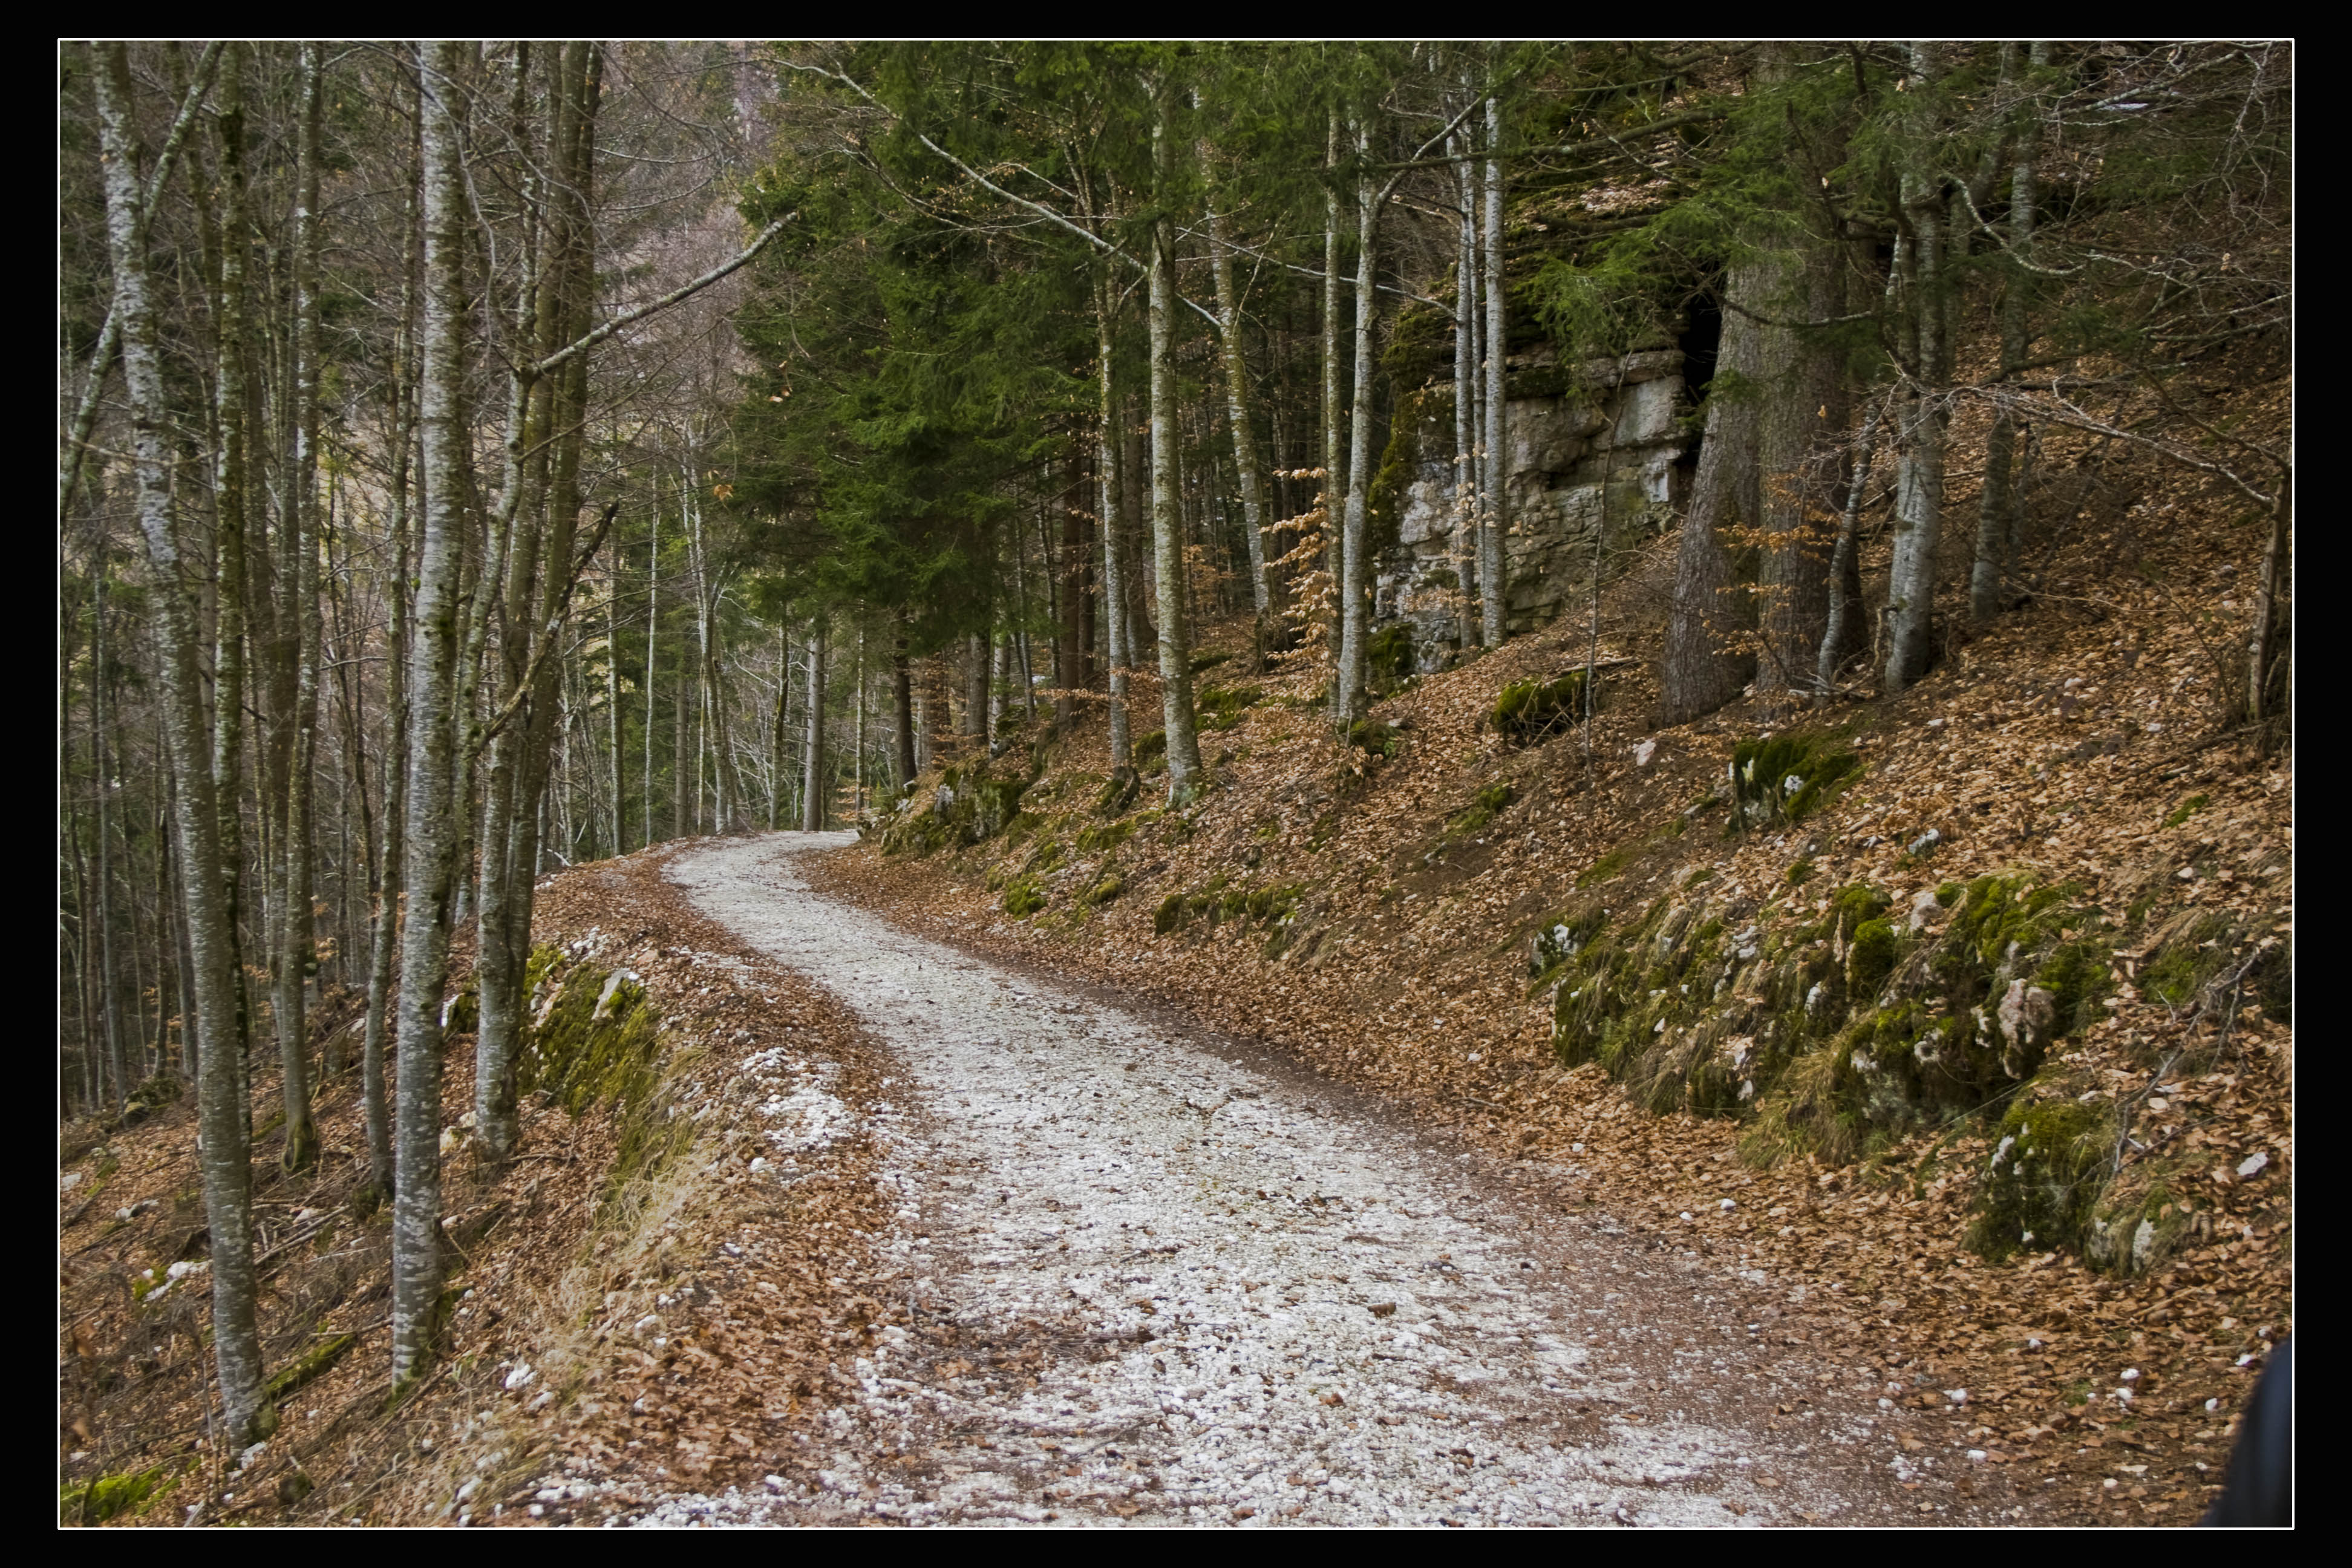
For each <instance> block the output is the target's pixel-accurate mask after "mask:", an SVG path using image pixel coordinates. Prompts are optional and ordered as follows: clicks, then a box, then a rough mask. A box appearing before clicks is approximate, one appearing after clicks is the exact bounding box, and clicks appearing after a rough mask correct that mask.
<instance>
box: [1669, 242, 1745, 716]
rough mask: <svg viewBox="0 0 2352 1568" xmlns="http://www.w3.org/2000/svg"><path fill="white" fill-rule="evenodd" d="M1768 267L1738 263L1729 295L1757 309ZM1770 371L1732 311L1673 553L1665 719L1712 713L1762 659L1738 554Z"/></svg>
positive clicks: (1738, 314) (1737, 314) (1727, 315)
mask: <svg viewBox="0 0 2352 1568" xmlns="http://www.w3.org/2000/svg"><path fill="white" fill-rule="evenodd" d="M1763 276H1764V275H1763V271H1762V269H1761V268H1756V267H1736V268H1732V271H1731V275H1730V276H1729V278H1727V279H1726V280H1725V284H1724V289H1725V293H1726V296H1727V300H1728V301H1729V302H1731V303H1734V304H1738V305H1746V306H1749V307H1750V308H1753V307H1754V306H1756V305H1757V304H1759V303H1760V301H1761V300H1762V299H1763V298H1765V297H1766V295H1767V293H1768V290H1767V289H1764V288H1763V287H1762V283H1763ZM1762 374H1763V344H1762V331H1761V329H1760V328H1759V326H1758V325H1757V322H1756V321H1755V319H1754V318H1753V317H1751V316H1749V315H1748V314H1746V313H1744V312H1743V311H1740V310H1726V311H1725V312H1724V316H1723V341H1722V343H1721V345H1720V347H1719V349H1718V350H1717V358H1716V376H1717V388H1716V391H1715V392H1714V394H1713V395H1710V396H1709V397H1708V399H1707V405H1706V435H1705V437H1702V440H1701V444H1700V447H1699V456H1698V473H1697V475H1696V478H1695V479H1693V481H1692V484H1691V500H1690V510H1689V511H1688V513H1687V514H1686V515H1685V518H1684V520H1683V531H1682V539H1681V541H1680V544H1679V547H1678V548H1677V550H1676V552H1675V587H1674V599H1673V602H1672V604H1671V605H1670V606H1669V607H1668V610H1667V619H1666V643H1665V652H1664V661H1663V665H1662V668H1660V670H1659V672H1658V715H1657V719H1658V722H1659V723H1661V724H1682V723H1686V722H1688V721H1691V720H1693V719H1696V718H1697V717H1698V716H1699V715H1700V714H1702V713H1711V712H1713V711H1715V710H1717V708H1720V707H1722V706H1723V705H1724V704H1725V703H1727V702H1728V701H1730V700H1732V699H1733V698H1735V697H1737V696H1738V695H1739V691H1740V688H1742V687H1743V686H1745V685H1746V684H1747V683H1748V679H1749V678H1750V677H1751V676H1752V675H1753V674H1754V673H1755V669H1756V660H1755V658H1754V656H1753V655H1752V654H1750V653H1748V652H1747V651H1745V650H1744V649H1743V648H1742V647H1740V646H1739V641H1740V639H1741V638H1742V637H1743V634H1745V633H1746V632H1747V631H1748V628H1749V627H1751V626H1753V625H1754V624H1755V622H1754V605H1753V604H1752V603H1751V601H1750V599H1749V596H1748V590H1747V587H1746V584H1745V582H1744V581H1743V578H1744V576H1745V574H1743V573H1741V572H1740V571H1739V569H1738V563H1737V560H1736V557H1737V554H1738V549H1737V546H1736V543H1735V539H1736V536H1737V534H1738V532H1739V531H1743V530H1747V529H1750V528H1753V527H1754V526H1755V525H1756V521H1757V480H1756V437H1757V406H1756V400H1755V398H1754V397H1753V395H1751V394H1752V392H1753V389H1754V387H1755V384H1756V383H1757V382H1758V381H1759V380H1760V379H1761V378H1762Z"/></svg>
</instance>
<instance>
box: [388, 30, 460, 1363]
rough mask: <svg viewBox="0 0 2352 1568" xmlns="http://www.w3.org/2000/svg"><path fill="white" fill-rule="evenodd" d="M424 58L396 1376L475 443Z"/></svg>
mask: <svg viewBox="0 0 2352 1568" xmlns="http://www.w3.org/2000/svg"><path fill="white" fill-rule="evenodd" d="M418 48H419V51H420V53H422V54H423V55H424V56H425V62H424V63H425V70H424V73H423V74H424V84H423V89H422V94H423V105H422V107H423V121H424V136H423V148H424V164H425V201H424V208H425V321H424V331H423V338H424V342H423V351H424V364H423V367H422V375H421V378H420V382H419V386H418V394H417V425H418V428H419V432H420V435H421V437H422V446H423V449H424V475H423V479H424V502H425V505H424V519H425V538H424V544H423V548H422V550H421V551H420V552H419V559H418V563H417V578H416V634H415V669H414V672H413V675H412V690H413V692H414V698H413V704H414V706H413V715H412V719H411V733H410V737H409V748H408V801H407V805H408V827H407V833H406V839H407V842H406V844H405V845H404V849H405V853H406V869H405V872H404V881H405V882H406V884H407V887H408V914H407V921H406V922H405V924H404V928H403V931H402V940H401V964H400V1024H399V1037H398V1045H397V1050H398V1075H397V1076H398V1098H397V1102H396V1110H395V1127H396V1132H395V1137H394V1154H395V1158H396V1160H397V1163H398V1178H397V1181H396V1184H395V1186H394V1197H393V1222H392V1223H393V1229H392V1244H393V1258H392V1373H393V1380H394V1385H395V1387H398V1386H404V1385H406V1384H410V1383H412V1382H413V1381H414V1380H415V1379H416V1378H417V1377H419V1376H421V1375H423V1373H424V1372H425V1367H426V1365H427V1363H429V1361H430V1360H431V1357H432V1354H433V1348H434V1340H435V1337H436V1333H437V1331H438V1330H439V1326H440V1324H439V1320H440V1299H441V1279H442V1258H441V1000H442V987H443V986H444V985H445V984H446V982H447V980H448V963H449V921H450V914H451V908H450V906H451V902H452V900H453V899H454V898H455V896H456V891H457V889H456V883H457V845H458V838H459V824H458V813H459V809H460V807H459V803H458V802H457V800H456V799H454V798H453V795H454V793H455V790H454V786H455V784H456V766H455V763H456V758H455V757H454V756H453V754H452V753H453V752H454V750H455V742H456V738H457V736H456V727H455V710H456V707H457V702H458V700H460V697H461V695H462V694H461V693H460V692H459V691H458V690H457V651H458V650H457V607H458V606H457V569H458V551H459V547H460V541H461V539H462V538H463V535H464V532H465V529H466V517H465V512H464V502H465V499H466V484H465V462H466V458H465V452H464V444H465V443H466V441H467V439H468V428H467V421H466V410H465V379H466V359H467V355H466V331H467V294H466V277H465V254H466V249H467V243H468V239H469V235H468V215H467V202H466V186H465V168H464V162H463V159H464V153H463V148H464V137H465V123H466V118H467V100H466V96H465V90H464V88H465V83H466V81H467V78H468V77H469V76H470V75H471V66H472V55H473V52H474V51H473V49H472V47H470V46H467V45H465V44H460V43H456V42H451V41H448V40H436V41H434V42H432V43H428V44H420V45H419V46H418Z"/></svg>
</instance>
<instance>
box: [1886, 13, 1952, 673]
mask: <svg viewBox="0 0 2352 1568" xmlns="http://www.w3.org/2000/svg"><path fill="white" fill-rule="evenodd" d="M1941 67H1942V50H1941V47H1940V46H1939V45H1937V44H1936V43H1933V42H1931V41H1927V40H1921V41H1919V42H1916V43H1914V44H1913V45H1912V46H1911V84H1912V88H1913V90H1912V92H1911V94H1910V96H1909V102H1908V103H1907V104H1906V109H1907V110H1908V112H1907V114H1906V124H1905V126H1904V131H1905V133H1906V147H1905V156H1904V164H1903V173H1902V196H1901V202H1900V205H1899V206H1898V208H1897V217H1898V220H1899V221H1900V222H1901V224H1902V226H1903V238H1904V240H1905V242H1906V243H1905V244H1904V245H1903V246H1901V247H1899V248H1898V249H1897V251H1896V255H1895V266H1896V268H1897V271H1898V281H1899V282H1900V284H1901V287H1902V295H1901V298H1900V300H1899V301H1898V310H1899V314H1898V317H1897V321H1898V326H1899V329H1900V330H1901V331H1902V337H1903V341H1902V342H1900V343H1899V346H1900V348H1901V349H1902V350H1903V351H1905V352H1904V354H1903V357H1904V359H1905V361H1906V363H1905V365H1904V370H1905V373H1906V374H1905V375H1904V380H1903V388H1904V392H1903V398H1902V402H1901V405H1900V414H1901V423H1900V426H1899V428H1898V429H1897V431H1896V441H1897V443H1898V448H1899V452H1900V456H1899V457H1898V458H1897V459H1896V462H1897V467H1896V469H1895V559H1894V563H1893V565H1892V566H1891V567H1890V569H1889V571H1888V573H1887V582H1886V608H1887V622H1888V636H1887V639H1886V668H1885V673H1884V677H1883V679H1884V680H1885V686H1886V689H1888V690H1890V691H1901V690H1902V689H1905V688H1906V687H1907V686H1909V685H1911V684H1912V683H1913V682H1914V681H1916V680H1917V679H1919V678H1920V677H1921V676H1923V675H1925V674H1927V665H1928V662H1929V660H1930V659H1932V658H1934V656H1935V642H1934V633H1935V610H1936V557H1937V547H1938V545H1939V544H1940V542H1941V540H1942V535H1943V526H1944V446H1945V441H1946V438H1947V434H1948V429H1949V426H1950V421H1951V408H1950V405H1949V402H1948V398H1947V393H1948V391H1949V390H1950V383H1951V358H1950V353H1949V344H1948V341H1947V339H1946V329H1947V326H1948V311H1947V306H1948V301H1947V300H1946V298H1945V292H1946V287H1947V281H1948V280H1947V279H1946V277H1945V255H1944V249H1945V243H1946V240H1947V238H1948V236H1947V234H1946V231H1945V226H1944V219H1945V213H1946V208H1947V205H1948V198H1947V196H1946V193H1945V188H1944V184H1945V182H1944V177H1943V173H1942V168H1941V165H1940V164H1939V163H1938V162H1937V153H1938V147H1937V142H1938V141H1939V137H1938V136H1937V132H1938V130H1939V129H1940V127H1939V126H1938V125H1937V119H1936V114H1937V111H1936V108H1935V103H1934V100H1935V97H1936V88H1937V79H1938V78H1939V77H1940V76H1941V75H1942V69H1941Z"/></svg>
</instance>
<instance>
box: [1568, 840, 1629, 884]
mask: <svg viewBox="0 0 2352 1568" xmlns="http://www.w3.org/2000/svg"><path fill="white" fill-rule="evenodd" d="M1632 858H1633V851H1631V850H1630V849H1625V848H1622V847H1621V848H1616V849H1612V850H1611V851H1609V853H1608V854H1606V855H1603V856H1602V857H1601V858H1600V859H1598V860H1595V861H1594V862H1593V863H1592V864H1591V865H1590V866H1587V867H1586V868H1584V870H1583V872H1582V874H1580V876H1579V877H1578V878H1577V879H1576V885H1577V886H1578V887H1579V888H1590V887H1592V886H1594V885H1596V884H1598V883H1601V882H1605V881H1607V880H1608V879H1610V878H1612V877H1613V876H1615V875H1616V874H1617V873H1618V872H1620V871H1622V870H1623V869H1624V868H1625V864H1626V862H1627V861H1629V860H1631V859H1632Z"/></svg>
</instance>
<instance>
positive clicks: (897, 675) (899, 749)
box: [890, 607, 915, 794]
mask: <svg viewBox="0 0 2352 1568" xmlns="http://www.w3.org/2000/svg"><path fill="white" fill-rule="evenodd" d="M890 721H891V722H890V760H891V762H892V763H895V764H897V767H898V790H899V793H900V794H904V793H905V792H906V791H908V790H909V789H911V788H913V787H914V784H915V681H914V674H913V672H912V671H911V670H910V669H909V668H908V665H907V612H906V610H905V609H904V607H901V608H900V609H899V611H898V632H897V635H896V636H895V637H893V638H892V640H891V644H890Z"/></svg>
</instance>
